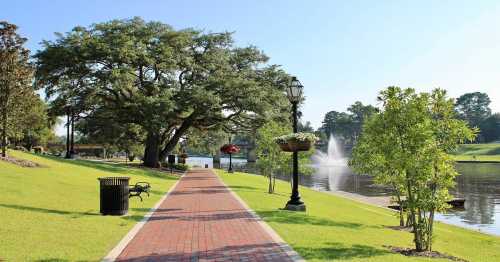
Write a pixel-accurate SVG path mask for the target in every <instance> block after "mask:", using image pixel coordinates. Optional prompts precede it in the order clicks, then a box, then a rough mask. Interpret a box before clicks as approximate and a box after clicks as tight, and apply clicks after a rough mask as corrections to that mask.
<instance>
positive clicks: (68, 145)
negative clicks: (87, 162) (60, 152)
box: [65, 104, 72, 159]
mask: <svg viewBox="0 0 500 262" xmlns="http://www.w3.org/2000/svg"><path fill="white" fill-rule="evenodd" d="M66 116H67V121H66V156H65V158H68V159H69V158H71V157H72V156H71V137H70V134H71V133H70V129H71V105H70V104H67V105H66Z"/></svg>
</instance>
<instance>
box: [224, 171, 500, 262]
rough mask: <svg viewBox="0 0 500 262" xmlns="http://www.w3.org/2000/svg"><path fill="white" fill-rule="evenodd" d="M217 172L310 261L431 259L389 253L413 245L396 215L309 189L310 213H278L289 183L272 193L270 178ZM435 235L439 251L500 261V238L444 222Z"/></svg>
mask: <svg viewBox="0 0 500 262" xmlns="http://www.w3.org/2000/svg"><path fill="white" fill-rule="evenodd" d="M217 172H218V174H219V176H220V177H221V178H222V179H223V180H224V182H225V183H226V184H227V185H229V186H230V187H231V188H232V189H233V190H234V191H235V192H236V193H237V194H238V195H239V196H240V197H241V198H242V199H243V200H244V201H246V202H247V203H248V205H249V206H250V207H251V208H252V209H254V210H255V211H256V212H257V213H258V214H259V215H260V216H261V217H262V218H263V219H264V220H265V221H266V222H267V223H268V224H269V225H270V226H271V227H272V228H273V229H274V230H276V232H277V233H278V234H279V235H280V236H281V237H282V238H283V239H284V240H285V241H287V242H288V243H289V244H290V245H291V246H292V247H293V248H294V249H295V250H296V251H297V252H299V254H300V255H302V256H303V257H304V258H305V259H307V260H308V261H332V260H351V261H429V260H428V259H424V258H409V257H405V256H403V255H399V254H394V253H390V252H388V250H387V249H386V248H384V247H383V246H384V245H391V246H399V247H412V235H411V233H408V232H402V231H396V230H392V229H388V228H386V227H385V226H394V225H397V223H398V220H397V219H396V217H395V216H394V212H391V211H389V210H386V209H383V208H379V207H375V206H370V205H366V204H362V203H359V202H355V201H352V200H348V199H345V198H341V197H337V196H333V195H330V194H326V193H321V192H317V191H313V190H310V189H307V188H304V187H302V188H301V189H300V190H301V195H302V199H303V200H304V201H305V202H306V205H307V212H306V213H300V212H299V213H297V212H290V211H284V210H279V208H282V207H283V206H284V205H285V203H286V201H287V200H288V198H289V192H290V185H289V184H288V183H285V182H281V181H276V184H277V193H276V194H273V195H270V194H267V193H266V191H267V179H266V178H265V177H261V176H256V175H248V174H243V173H235V174H230V175H228V174H227V173H226V172H224V171H221V170H218V171H217ZM435 234H436V237H437V238H436V241H435V243H434V249H435V250H437V251H440V252H444V253H447V254H451V255H454V256H458V257H461V258H465V259H468V260H470V261H500V237H493V236H488V235H485V234H481V233H476V232H473V231H469V230H466V229H462V228H459V227H454V226H450V225H445V224H438V225H437V226H436V230H435ZM432 261H449V260H441V259H439V260H438V259H432Z"/></svg>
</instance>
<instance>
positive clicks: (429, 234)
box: [427, 209, 434, 251]
mask: <svg viewBox="0 0 500 262" xmlns="http://www.w3.org/2000/svg"><path fill="white" fill-rule="evenodd" d="M433 224H434V209H432V210H431V211H430V214H429V228H428V232H427V250H428V251H432V230H433V228H432V227H433Z"/></svg>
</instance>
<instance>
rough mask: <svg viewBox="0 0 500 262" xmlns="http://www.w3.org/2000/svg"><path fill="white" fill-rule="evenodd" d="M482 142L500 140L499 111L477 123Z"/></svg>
mask: <svg viewBox="0 0 500 262" xmlns="http://www.w3.org/2000/svg"><path fill="white" fill-rule="evenodd" d="M479 129H480V130H481V137H482V138H483V140H484V142H493V141H500V113H496V114H493V115H491V116H489V117H488V118H486V119H484V120H483V121H481V123H480V124H479Z"/></svg>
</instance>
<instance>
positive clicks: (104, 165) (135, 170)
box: [36, 155, 177, 180]
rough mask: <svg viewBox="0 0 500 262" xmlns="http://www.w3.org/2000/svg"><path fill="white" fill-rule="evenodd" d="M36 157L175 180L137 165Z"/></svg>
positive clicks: (125, 174) (115, 171)
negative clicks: (139, 167) (129, 165)
mask: <svg viewBox="0 0 500 262" xmlns="http://www.w3.org/2000/svg"><path fill="white" fill-rule="evenodd" d="M36 156H38V157H42V158H46V159H50V160H53V161H57V162H61V163H65V164H70V165H78V166H83V167H88V168H94V169H98V170H102V171H105V172H110V173H117V174H120V175H123V176H127V175H138V176H146V177H154V178H160V179H167V180H176V179H177V178H176V177H173V176H171V175H169V174H166V173H162V172H160V171H157V170H153V169H151V170H147V169H144V170H141V169H138V167H134V168H131V167H128V166H125V165H119V164H110V163H104V162H99V161H90V160H78V159H74V160H71V159H64V158H60V157H55V156H47V155H36Z"/></svg>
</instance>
